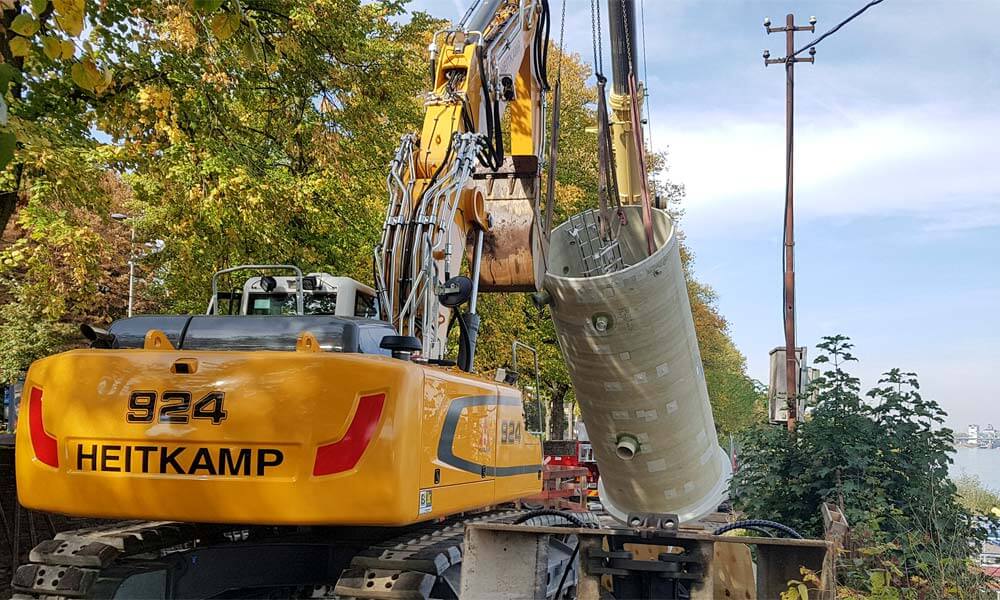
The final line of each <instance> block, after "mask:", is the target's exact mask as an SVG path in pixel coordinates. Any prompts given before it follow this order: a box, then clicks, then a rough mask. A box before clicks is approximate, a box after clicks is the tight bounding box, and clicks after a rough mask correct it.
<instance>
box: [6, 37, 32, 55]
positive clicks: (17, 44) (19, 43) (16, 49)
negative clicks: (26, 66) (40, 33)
mask: <svg viewBox="0 0 1000 600" xmlns="http://www.w3.org/2000/svg"><path fill="white" fill-rule="evenodd" d="M29 52H31V42H29V41H28V38H25V37H16V38H14V39H12V40H11V41H10V53H11V54H13V55H14V56H27V55H28V53H29Z"/></svg>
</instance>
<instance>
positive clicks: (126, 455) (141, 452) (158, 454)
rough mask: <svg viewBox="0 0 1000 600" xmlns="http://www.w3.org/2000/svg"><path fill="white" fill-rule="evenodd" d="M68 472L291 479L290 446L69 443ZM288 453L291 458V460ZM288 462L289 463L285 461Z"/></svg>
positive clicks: (292, 451)
mask: <svg viewBox="0 0 1000 600" xmlns="http://www.w3.org/2000/svg"><path fill="white" fill-rule="evenodd" d="M68 445H69V448H68V449H69V454H70V463H69V468H70V470H72V471H76V472H79V473H100V474H105V473H108V474H111V473H123V474H127V475H158V476H165V477H184V476H191V477H199V478H202V477H267V478H272V477H275V476H277V477H283V476H284V477H293V476H294V473H292V472H291V469H292V468H294V464H295V463H296V462H297V461H296V460H294V454H295V448H294V447H284V448H274V447H228V446H219V445H210V444H206V445H183V444H170V443H155V442H152V443H151V442H146V441H142V442H131V441H119V440H115V441H114V442H111V441H107V440H102V441H97V440H79V439H73V440H69V444H68ZM290 454H291V455H293V456H290ZM290 459H291V460H290Z"/></svg>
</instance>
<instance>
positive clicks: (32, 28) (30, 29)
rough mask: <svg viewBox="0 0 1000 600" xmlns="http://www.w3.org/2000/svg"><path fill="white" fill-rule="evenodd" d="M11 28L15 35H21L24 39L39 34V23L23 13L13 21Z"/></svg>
mask: <svg viewBox="0 0 1000 600" xmlns="http://www.w3.org/2000/svg"><path fill="white" fill-rule="evenodd" d="M10 28H11V29H13V30H14V33H19V34H21V35H23V36H24V37H31V36H33V35H35V34H36V33H37V32H38V21H36V20H35V19H34V18H32V16H31V15H29V14H28V13H21V14H19V15H17V16H16V17H14V20H13V21H11V24H10Z"/></svg>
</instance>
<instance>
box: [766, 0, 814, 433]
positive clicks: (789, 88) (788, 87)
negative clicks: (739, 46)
mask: <svg viewBox="0 0 1000 600" xmlns="http://www.w3.org/2000/svg"><path fill="white" fill-rule="evenodd" d="M764 29H766V30H767V33H768V34H771V33H776V32H780V31H783V32H785V56H784V57H783V58H773V59H772V58H771V53H770V52H769V51H767V50H765V51H764V66H767V65H774V64H784V65H785V235H784V302H783V311H784V317H785V376H786V377H787V379H786V386H787V393H786V398H787V400H788V431H791V432H794V431H795V425H796V422H797V419H798V406H797V399H796V396H797V395H798V394H797V392H798V379H799V361H798V358H797V356H796V352H795V210H794V209H795V202H794V187H793V179H792V175H793V168H792V167H793V149H794V140H795V133H794V131H795V127H794V126H795V63H797V62H807V63H812V62H814V61H815V55H816V48H814V47H813V48H810V49H809V58H798V57H796V56H795V32H796V31H809V32H812V33H815V32H816V17H810V18H809V25H806V26H797V25H795V15H792V14H788V15H787V16H786V17H785V26H784V27H771V19H770V18H765V19H764Z"/></svg>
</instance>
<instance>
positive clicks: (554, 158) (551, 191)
mask: <svg viewBox="0 0 1000 600" xmlns="http://www.w3.org/2000/svg"><path fill="white" fill-rule="evenodd" d="M565 35H566V0H562V17H561V21H560V23H559V58H558V59H557V61H556V87H555V90H554V92H553V94H552V134H551V136H550V137H549V165H548V167H549V168H548V174H547V175H546V179H545V222H544V223H543V225H542V232H543V234H544V235H545V239H549V236H550V235H551V234H552V218H553V216H554V214H555V205H556V166H557V163H558V159H559V129H560V128H559V114H560V111H561V109H562V61H563V52H564V50H563V49H564V45H563V41H564V38H565ZM547 46H548V44H546V47H547Z"/></svg>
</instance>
